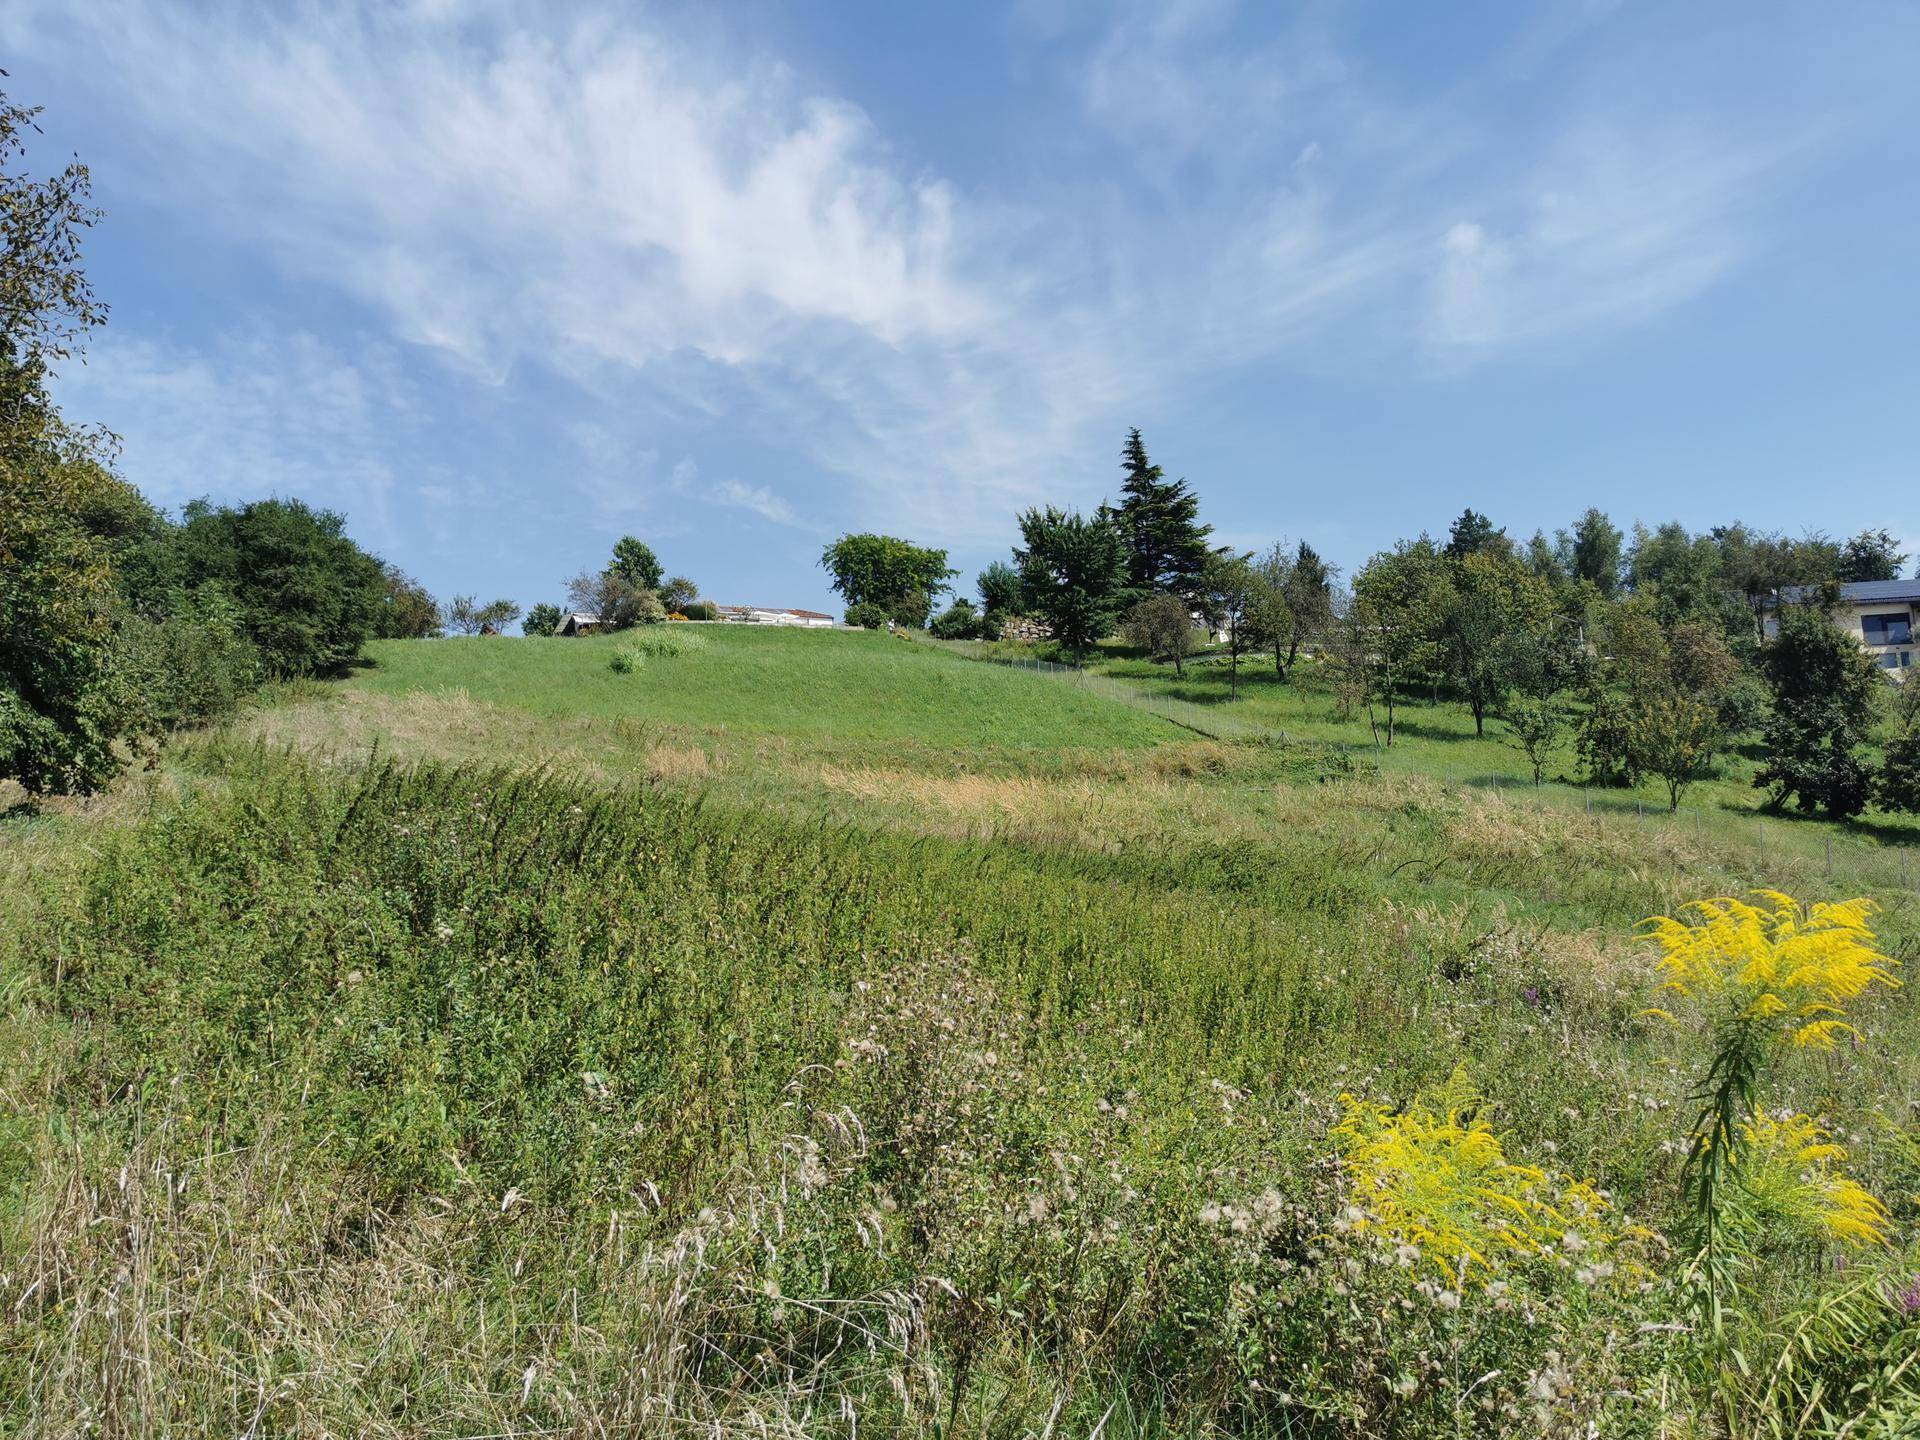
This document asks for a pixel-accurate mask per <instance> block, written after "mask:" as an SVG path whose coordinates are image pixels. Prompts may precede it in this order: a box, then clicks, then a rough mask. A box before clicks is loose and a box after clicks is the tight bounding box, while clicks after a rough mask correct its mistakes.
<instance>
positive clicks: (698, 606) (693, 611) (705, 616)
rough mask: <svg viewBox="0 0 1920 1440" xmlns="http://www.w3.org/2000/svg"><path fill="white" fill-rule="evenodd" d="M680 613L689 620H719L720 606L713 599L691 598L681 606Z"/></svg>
mask: <svg viewBox="0 0 1920 1440" xmlns="http://www.w3.org/2000/svg"><path fill="white" fill-rule="evenodd" d="M680 613H681V614H682V615H684V616H686V617H687V619H689V620H718V619H719V618H720V607H719V606H718V605H716V604H714V603H713V601H711V600H689V601H688V602H687V603H686V604H684V605H682V606H681V607H680Z"/></svg>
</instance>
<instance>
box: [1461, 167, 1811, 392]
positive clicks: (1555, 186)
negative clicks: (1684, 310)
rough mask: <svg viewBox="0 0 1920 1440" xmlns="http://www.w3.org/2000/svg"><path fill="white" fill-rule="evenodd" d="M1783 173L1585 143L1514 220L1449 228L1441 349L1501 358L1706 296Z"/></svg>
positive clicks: (1540, 181)
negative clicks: (1759, 201)
mask: <svg viewBox="0 0 1920 1440" xmlns="http://www.w3.org/2000/svg"><path fill="white" fill-rule="evenodd" d="M1782 163H1783V157H1782V156H1781V155H1780V154H1779V153H1778V152H1774V151H1763V150H1758V149H1751V148H1747V147H1742V146H1738V145H1729V144H1726V143H1716V142H1713V141H1710V140H1707V139H1704V138H1701V137H1697V136H1684V135H1671V134H1669V135H1658V136H1655V135H1649V134H1647V133H1644V132H1643V133H1641V134H1639V135H1637V136H1633V137H1628V136H1625V135H1621V134H1618V133H1606V132H1596V133H1588V134H1584V135H1581V136H1579V137H1577V138H1576V139H1574V140H1573V141H1571V142H1569V143H1567V144H1565V145H1563V146H1562V147H1561V148H1560V149H1559V150H1558V152H1557V153H1556V154H1554V155H1553V156H1552V157H1551V158H1550V159H1549V160H1548V161H1547V162H1546V163H1545V164H1544V165H1543V166H1542V167H1541V168H1540V169H1539V170H1538V171H1537V172H1536V174H1535V175H1534V176H1533V178H1532V180H1531V183H1530V185H1529V187H1528V188H1529V190H1530V192H1531V193H1530V194H1529V195H1528V196H1527V197H1526V198H1525V200H1524V201H1523V202H1522V204H1521V205H1520V206H1519V213H1518V215H1517V216H1516V218H1515V219H1514V220H1513V221H1512V223H1511V224H1509V225H1507V226H1505V227H1497V226H1496V227H1490V226H1489V225H1485V224H1482V223H1480V222H1478V221H1474V220H1462V221H1460V222H1458V223H1456V224H1454V225H1453V226H1451V227H1450V228H1449V229H1448V230H1447V231H1446V233H1445V235H1444V237H1442V239H1441V240H1440V243H1439V247H1438V248H1439V256H1438V261H1437V265H1436V268H1435V278H1434V287H1433V299H1432V310H1431V315H1430V319H1429V322H1428V328H1427V338H1428V341H1429V343H1430V344H1431V345H1432V347H1433V348H1434V349H1435V350H1436V351H1439V352H1442V353H1444V354H1447V355H1449V356H1450V357H1453V358H1459V357H1461V356H1466V355H1471V354H1474V353H1494V352H1499V351H1504V350H1507V349H1511V348H1512V347H1515V346H1518V345H1525V344H1530V343H1533V342H1537V341H1540V340H1543V339H1549V338H1556V337H1561V336H1565V335H1568V334H1575V333H1592V332H1596V331H1605V330H1607V329H1613V328H1618V327H1620V326H1625V325H1632V324H1637V323H1639V322H1641V321H1644V320H1646V319H1649V318H1651V317H1652V316H1655V315H1658V314H1660V313H1662V312H1664V311H1666V310H1669V309H1671V308H1672V307H1674V306H1676V305H1679V304H1682V303H1684V302H1685V301H1687V300H1690V299H1692V298H1694V297H1695V296H1697V295H1699V294H1701V293H1702V292H1703V291H1705V290H1706V289H1707V288H1709V287H1710V286H1712V285H1713V284H1714V283H1715V282H1717V281H1718V280H1720V279H1721V278H1723V277H1724V276H1725V275H1727V274H1728V273H1729V272H1730V271H1731V270H1732V269H1733V268H1734V267H1735V266H1736V265H1738V264H1739V263H1740V261H1741V260H1742V259H1743V258H1744V257H1745V255H1746V253H1747V251H1748V249H1749V246H1750V241H1749V239H1748V229H1749V226H1748V224H1747V223H1746V222H1747V220H1748V217H1747V216H1746V215H1745V214H1744V213H1743V212H1744V211H1745V210H1747V209H1748V208H1749V207H1750V206H1751V204H1752V202H1753V200H1754V198H1755V197H1756V195H1757V194H1759V193H1762V192H1763V189H1764V186H1765V183H1766V181H1767V178H1768V175H1769V172H1770V171H1773V170H1775V169H1777V168H1778V167H1779V166H1780V165H1781V164H1782Z"/></svg>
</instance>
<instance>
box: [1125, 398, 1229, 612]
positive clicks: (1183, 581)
mask: <svg viewBox="0 0 1920 1440" xmlns="http://www.w3.org/2000/svg"><path fill="white" fill-rule="evenodd" d="M1120 468H1121V469H1122V470H1124V471H1125V472H1126V476H1127V478H1126V480H1125V481H1124V482H1123V483H1122V484H1121V486H1120V493H1121V495H1122V497H1123V498H1122V499H1121V501H1120V504H1119V505H1118V506H1116V507H1114V508H1113V509H1112V510H1110V511H1108V512H1107V513H1108V515H1109V516H1110V517H1111V519H1112V521H1113V524H1114V525H1115V527H1116V528H1117V529H1118V530H1119V531H1120V534H1121V537H1122V538H1123V539H1124V540H1125V542H1126V546H1127V585H1128V588H1129V589H1130V590H1132V591H1133V592H1134V593H1135V594H1136V595H1139V596H1147V595H1153V594H1171V595H1180V596H1183V597H1186V598H1188V599H1192V598H1193V597H1195V596H1197V595H1199V594H1200V593H1201V592H1202V590H1203V589H1204V588H1205V584H1204V576H1205V574H1206V570H1207V566H1208V564H1209V563H1210V562H1211V560H1212V558H1213V547H1212V546H1210V545H1208V543H1207V537H1208V536H1209V535H1211V534H1212V533H1213V527H1212V526H1211V525H1202V524H1201V523H1200V497H1199V496H1198V495H1195V494H1194V493H1193V492H1192V491H1191V490H1189V489H1188V488H1187V482H1186V481H1185V480H1169V479H1167V478H1166V472H1165V471H1163V470H1162V469H1161V468H1160V467H1159V466H1158V465H1155V464H1154V463H1153V462H1152V461H1151V460H1149V459H1148V458H1147V447H1146V444H1145V443H1144V442H1143V441H1142V440H1141V438H1140V431H1139V428H1138V427H1137V426H1136V427H1135V428H1134V429H1132V430H1129V431H1128V432H1127V443H1126V446H1125V448H1124V449H1122V450H1121V452H1120Z"/></svg>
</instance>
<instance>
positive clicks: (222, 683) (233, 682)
mask: <svg viewBox="0 0 1920 1440" xmlns="http://www.w3.org/2000/svg"><path fill="white" fill-rule="evenodd" d="M121 644H122V646H123V648H124V652H125V660H126V665H127V669H128V673H129V675H130V676H131V677H132V679H133V682H134V684H135V685H136V687H137V688H138V691H139V694H140V696H141V698H142V702H143V704H144V706H145V709H146V717H147V721H148V723H149V724H151V725H153V726H154V727H155V728H157V729H160V730H170V729H173V728H175V727H176V726H180V725H192V724H199V723H202V722H205V721H209V720H219V719H223V718H224V717H226V716H228V715H231V714H233V713H234V711H236V710H237V709H239V707H240V702H241V701H242V700H243V699H245V698H246V696H247V693H248V692H249V691H251V690H252V689H253V688H254V687H255V686H256V685H258V684H259V683H260V679H261V671H262V666H261V661H260V652H259V650H258V649H256V648H255V646H254V645H253V643H252V641H250V640H249V639H248V638H247V636H246V633H245V630H244V629H243V617H242V616H241V614H240V608H239V607H238V606H237V605H235V604H234V603H233V601H232V600H231V599H230V598H229V597H228V596H227V595H226V594H225V593H224V592H222V591H221V590H220V589H219V588H218V587H217V586H207V587H205V588H203V589H201V590H198V591H195V592H193V593H192V594H189V595H180V596H177V597H175V600H174V602H173V605H172V607H171V609H170V610H169V612H168V613H167V614H166V615H165V616H164V617H163V618H162V619H159V620H150V619H147V618H146V617H144V616H134V617H131V618H130V619H129V620H128V621H127V623H126V625H125V627H124V628H123V629H122V631H121Z"/></svg>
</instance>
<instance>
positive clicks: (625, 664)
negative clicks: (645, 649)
mask: <svg viewBox="0 0 1920 1440" xmlns="http://www.w3.org/2000/svg"><path fill="white" fill-rule="evenodd" d="M640 664H641V660H640V656H639V655H638V654H637V653H635V652H634V650H633V649H632V648H631V647H629V646H626V645H622V646H621V647H620V648H619V649H618V650H616V651H614V652H613V654H612V655H610V656H608V657H607V668H608V669H609V670H611V671H613V673H614V674H616V675H631V674H632V673H633V672H634V671H635V670H638V669H639V668H640Z"/></svg>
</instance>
